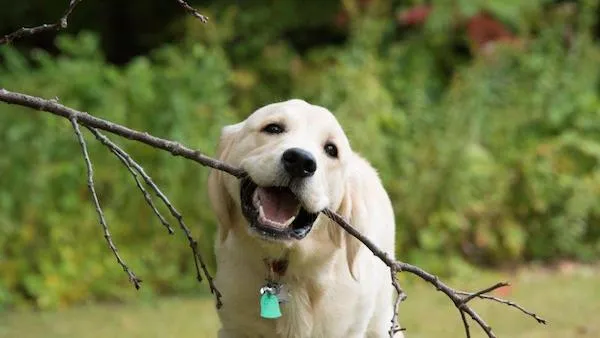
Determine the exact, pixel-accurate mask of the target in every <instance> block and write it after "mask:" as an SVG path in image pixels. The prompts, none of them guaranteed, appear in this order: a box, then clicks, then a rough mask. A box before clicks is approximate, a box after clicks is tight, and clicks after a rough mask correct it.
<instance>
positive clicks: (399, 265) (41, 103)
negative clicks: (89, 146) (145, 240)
mask: <svg viewBox="0 0 600 338" xmlns="http://www.w3.org/2000/svg"><path fill="white" fill-rule="evenodd" d="M0 101H3V102H6V103H9V104H16V105H20V106H24V107H29V108H32V109H36V110H40V111H45V112H49V113H52V114H54V115H58V116H62V117H65V118H68V119H70V120H71V121H78V122H79V123H81V124H83V125H85V126H86V127H89V128H97V129H101V130H104V131H107V132H110V133H113V134H116V135H120V136H123V137H125V138H128V139H132V140H136V141H139V142H142V143H144V144H147V145H150V146H152V147H155V148H158V149H163V150H166V151H169V152H170V153H171V154H173V155H176V156H182V157H185V158H188V159H191V160H193V161H196V162H198V163H200V164H202V165H204V166H208V167H211V168H214V169H217V170H222V171H225V172H227V173H229V174H231V175H233V176H235V177H237V178H242V177H244V176H245V175H246V174H245V173H244V171H243V170H242V169H239V168H235V167H232V166H230V165H228V164H226V163H223V162H221V161H218V160H216V159H212V158H210V157H207V156H205V155H203V154H201V153H200V152H199V151H196V150H192V149H190V148H187V147H185V146H183V145H181V144H179V143H177V142H174V141H170V140H165V139H161V138H158V137H155V136H152V135H149V134H148V133H142V132H139V131H136V130H133V129H130V128H127V127H124V126H121V125H118V124H115V123H112V122H110V121H106V120H103V119H100V118H97V117H94V116H91V115H89V114H87V113H83V112H80V111H77V110H74V109H72V108H69V107H66V106H63V105H61V104H59V103H58V102H56V101H54V100H44V99H41V98H38V97H34V96H29V95H25V94H20V93H13V92H9V91H7V90H5V89H0ZM133 163H135V162H131V163H130V164H132V166H133V167H134V168H136V166H135V165H133ZM136 170H137V171H138V172H140V170H138V169H137V168H136ZM142 177H144V175H142ZM147 183H148V181H147ZM148 184H149V183H148ZM149 185H150V186H152V184H149ZM155 191H156V190H155ZM157 193H158V192H157ZM159 196H160V194H159ZM163 201H165V200H163ZM165 203H166V202H165ZM167 206H168V205H167ZM170 210H171V213H172V214H173V216H174V217H175V218H177V219H178V221H180V226H181V227H182V229H184V232H186V236H187V237H188V240H189V241H190V246H191V247H192V250H194V252H195V253H197V242H196V241H194V240H193V238H192V237H191V235H190V234H189V232H188V231H186V229H187V227H186V226H185V224H183V223H182V218H181V215H180V214H179V213H178V212H177V211H176V210H175V209H171V208H170ZM322 212H323V213H324V214H325V215H326V216H327V217H329V218H330V219H332V220H333V221H334V222H335V223H337V224H338V225H339V226H340V227H342V228H343V229H344V230H345V231H346V232H348V233H349V234H350V235H351V236H353V237H355V238H356V239H358V240H359V241H360V242H362V243H363V244H364V245H365V246H366V247H367V248H368V249H369V250H370V251H371V252H372V253H373V254H374V255H375V256H376V257H378V258H379V259H380V260H381V261H382V262H383V263H384V264H386V265H387V266H388V267H389V268H390V273H391V276H392V284H393V285H394V287H395V288H396V287H397V286H398V285H397V283H396V279H395V273H396V272H403V271H405V272H408V273H411V274H413V275H415V276H417V277H419V278H421V279H422V280H424V281H426V282H428V283H430V284H431V285H433V286H434V287H435V288H436V289H437V290H438V291H441V292H442V293H444V294H445V295H446V296H447V297H448V298H450V300H451V301H452V302H453V303H454V305H455V306H456V308H457V309H458V310H459V312H460V315H461V318H462V321H463V324H464V326H465V331H466V335H467V337H470V331H469V325H468V323H467V318H466V316H465V313H466V314H468V315H469V317H471V319H473V320H474V321H475V322H476V323H477V324H478V325H479V326H480V327H481V328H482V330H483V331H484V332H485V333H486V334H487V336H488V337H490V338H494V337H496V336H495V334H494V333H493V331H492V328H491V327H490V326H489V325H488V324H487V323H486V322H485V321H484V320H483V319H482V318H481V317H480V316H479V314H477V312H475V311H474V310H473V309H472V308H471V307H470V306H469V302H470V301H471V300H472V299H474V298H483V299H491V300H494V301H498V302H501V303H504V304H508V305H510V306H515V305H516V304H515V305H513V304H514V303H512V302H507V301H504V300H500V299H496V298H494V297H492V298H488V297H491V296H486V295H485V293H487V292H490V291H492V290H495V289H497V288H499V287H502V286H504V285H505V283H497V284H495V285H493V286H491V287H488V288H485V289H483V290H481V291H477V292H475V293H464V292H461V291H457V290H455V289H453V288H451V287H449V286H448V285H447V284H445V283H443V282H442V281H440V279H439V278H438V277H437V276H435V275H433V274H431V273H429V272H427V271H425V270H423V269H421V268H419V267H417V266H414V265H411V264H408V263H405V262H402V261H398V260H394V259H392V258H390V256H389V255H388V254H387V253H386V252H384V251H382V250H381V249H379V248H378V247H377V246H376V245H375V244H374V243H373V242H371V241H370V240H369V239H368V238H367V237H366V236H364V235H362V234H361V233H360V232H358V231H357V230H356V229H355V228H354V227H352V225H350V224H349V223H348V222H346V220H344V219H343V217H342V216H340V215H338V214H337V213H335V212H334V211H332V210H329V209H325V210H323V211H322ZM195 258H196V259H197V260H196V259H195V260H194V261H195V263H196V264H200V265H201V267H202V268H203V269H204V268H205V266H204V262H203V261H202V259H201V257H200V256H199V255H197V254H195ZM205 272H206V270H205ZM206 275H207V279H208V280H209V284H210V285H211V291H213V293H215V296H216V297H217V299H219V297H220V294H218V291H217V289H216V288H214V286H213V285H212V279H211V278H209V277H208V276H209V275H208V274H206ZM198 276H199V277H200V275H199V274H198ZM396 290H397V292H398V294H399V295H401V291H398V290H399V287H397V288H396ZM218 303H220V302H219V301H218ZM396 304H397V303H396ZM396 304H395V305H396ZM515 307H517V308H518V309H520V310H522V311H524V310H523V309H522V308H521V307H518V306H515ZM524 312H525V313H527V314H529V315H531V316H533V317H534V318H535V319H536V320H538V322H540V323H545V321H544V320H542V319H538V318H539V317H537V315H535V314H532V313H530V312H527V311H524ZM394 313H395V315H397V312H396V309H394ZM395 320H397V319H394V321H395ZM396 330H397V327H396V326H395V325H394V326H393V327H392V328H391V329H390V332H391V334H394V333H395V332H397V331H396Z"/></svg>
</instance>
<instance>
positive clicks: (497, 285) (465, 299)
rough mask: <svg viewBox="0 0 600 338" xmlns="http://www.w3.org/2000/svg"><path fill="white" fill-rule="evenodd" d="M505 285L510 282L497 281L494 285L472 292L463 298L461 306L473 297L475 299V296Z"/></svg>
mask: <svg viewBox="0 0 600 338" xmlns="http://www.w3.org/2000/svg"><path fill="white" fill-rule="evenodd" d="M505 286H508V283H506V282H500V283H496V284H494V285H492V286H490V287H488V288H485V289H483V290H481V291H477V292H474V293H472V294H470V295H468V296H466V297H464V298H463V299H462V301H461V303H460V304H459V307H461V306H464V305H465V304H467V303H468V302H469V301H470V300H471V299H473V298H475V297H479V296H481V295H483V294H486V293H488V292H492V291H494V290H496V289H499V288H502V287H505Z"/></svg>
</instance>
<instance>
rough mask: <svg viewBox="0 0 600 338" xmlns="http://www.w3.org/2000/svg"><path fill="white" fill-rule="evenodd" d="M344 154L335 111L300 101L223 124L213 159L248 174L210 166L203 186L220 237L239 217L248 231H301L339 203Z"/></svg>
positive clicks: (292, 235)
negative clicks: (231, 173)
mask: <svg viewBox="0 0 600 338" xmlns="http://www.w3.org/2000/svg"><path fill="white" fill-rule="evenodd" d="M350 155H351V150H350V146H349V143H348V139H347V138H346V136H345V134H344V132H343V130H342V128H341V127H340V125H339V123H338V122H337V120H336V119H335V117H334V116H333V115H332V114H331V113H330V112H329V111H328V110H327V109H325V108H322V107H319V106H315V105H311V104H308V103H306V102H304V101H301V100H290V101H286V102H280V103H274V104H271V105H268V106H265V107H263V108H260V109H258V110H257V111H255V112H254V113H253V114H252V115H250V116H249V117H248V118H247V119H246V120H245V121H243V122H241V123H238V124H235V125H231V126H227V127H225V128H224V129H223V132H222V136H221V143H220V146H219V150H218V156H219V159H220V160H222V161H224V162H226V163H229V164H231V165H234V166H238V167H241V168H242V169H244V170H245V171H246V173H247V174H248V177H247V178H244V179H242V180H238V179H236V178H235V177H232V176H229V175H227V174H225V173H222V172H219V171H216V170H214V171H213V172H212V173H211V176H210V178H209V192H210V197H211V202H212V205H213V209H214V210H215V211H216V213H217V217H218V218H219V223H220V226H221V229H220V232H221V238H222V239H224V238H225V237H226V236H227V233H228V231H229V230H230V227H231V226H233V225H234V224H238V223H246V224H247V229H245V230H246V232H247V233H248V234H250V235H251V236H254V237H258V238H261V239H265V240H269V241H276V242H282V243H290V242H293V241H297V240H301V239H303V238H305V237H306V236H307V235H308V234H309V233H310V231H311V229H312V226H313V223H314V222H315V220H316V218H317V216H318V214H319V212H320V211H321V210H323V209H324V208H331V209H333V210H337V209H338V208H339V207H340V204H341V203H342V200H343V198H344V191H345V188H346V167H347V162H348V158H349V157H350ZM241 219H242V220H243V219H245V220H246V221H247V222H239V221H240V220H241Z"/></svg>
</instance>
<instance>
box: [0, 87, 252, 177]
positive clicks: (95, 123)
mask: <svg viewBox="0 0 600 338" xmlns="http://www.w3.org/2000/svg"><path fill="white" fill-rule="evenodd" d="M0 101H4V102H6V103H10V104H16V105H19V106H23V107H29V108H32V109H35V110H40V111H45V112H48V113H52V114H54V115H58V116H62V117H65V118H68V119H71V118H72V117H75V118H77V121H79V123H81V124H83V125H86V126H89V127H92V128H97V129H101V130H104V131H107V132H109V133H112V134H116V135H119V136H122V137H125V138H127V139H130V140H135V141H138V142H142V143H145V144H147V145H149V146H151V147H154V148H158V149H162V150H166V151H168V152H170V153H171V154H172V155H174V156H182V157H185V158H187V159H190V160H192V161H195V162H198V163H200V164H202V165H203V166H208V167H211V168H215V169H217V170H222V171H225V172H227V173H229V174H231V175H233V176H235V177H237V178H241V177H244V175H245V173H244V171H243V170H241V169H239V168H235V167H233V166H231V165H229V164H226V163H223V162H220V161H217V160H215V159H213V158H210V157H208V156H206V155H203V154H202V153H201V152H200V151H197V150H193V149H190V148H188V147H186V146H184V145H182V144H180V143H178V142H174V141H169V140H165V139H161V138H158V137H156V136H152V135H150V134H148V133H144V132H140V131H137V130H133V129H130V128H127V127H124V126H121V125H118V124H116V123H113V122H110V121H106V120H103V119H100V118H97V117H94V116H92V115H89V114H87V113H84V112H81V111H77V110H75V109H72V108H69V107H66V106H63V105H62V104H60V103H58V102H57V101H56V100H44V99H42V98H39V97H35V96H31V95H26V94H21V93H15V92H10V91H8V90H6V89H3V88H0Z"/></svg>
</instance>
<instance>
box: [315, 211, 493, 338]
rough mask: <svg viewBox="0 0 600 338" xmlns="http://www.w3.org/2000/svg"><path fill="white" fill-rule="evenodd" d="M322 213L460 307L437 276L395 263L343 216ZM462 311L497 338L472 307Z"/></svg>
mask: <svg viewBox="0 0 600 338" xmlns="http://www.w3.org/2000/svg"><path fill="white" fill-rule="evenodd" d="M322 212H323V213H324V214H325V215H326V216H327V217H329V218H331V220H333V221H334V222H336V223H337V224H339V226H341V227H342V228H343V229H344V230H346V232H348V233H349V234H350V235H352V236H353V237H355V238H356V239H358V240H359V241H361V242H362V243H363V244H364V245H365V246H366V247H367V248H369V250H371V252H372V253H373V254H374V255H375V256H377V257H378V258H379V259H380V260H381V261H382V262H383V263H385V264H386V265H387V266H388V267H390V268H391V269H393V270H395V271H406V272H409V273H411V274H413V275H416V276H418V277H420V278H421V279H423V280H425V281H427V282H429V283H430V284H432V285H433V286H435V288H436V289H437V290H438V291H441V292H443V293H444V294H446V296H448V298H450V300H452V302H453V303H454V305H455V306H456V307H457V308H458V307H459V304H460V303H461V301H462V297H461V296H459V295H458V294H457V293H456V291H455V290H454V289H452V288H451V287H449V286H448V285H446V284H445V283H443V282H442V281H440V279H439V278H438V277H437V276H435V275H433V274H431V273H429V272H427V271H425V270H423V269H421V268H419V267H417V266H414V265H412V264H408V263H405V262H401V261H395V260H393V259H391V258H390V256H389V255H388V254H387V253H385V252H384V251H382V250H381V249H379V248H378V247H377V246H376V245H375V244H373V242H371V241H370V240H369V239H368V238H367V237H366V236H364V235H363V234H361V233H360V232H359V231H357V230H356V229H355V228H354V227H352V225H350V224H349V223H348V222H346V220H345V219H344V218H343V217H342V216H340V215H338V214H337V213H335V212H333V211H331V210H329V209H325V210H323V211H322ZM459 310H460V308H459ZM462 311H464V312H465V313H467V314H468V315H469V316H470V317H471V318H472V319H473V320H474V321H475V322H477V324H478V325H479V326H480V327H481V328H482V329H483V331H484V332H485V333H486V334H487V335H488V337H490V338H495V337H496V335H495V334H494V332H493V331H492V328H491V327H490V326H489V325H488V324H487V323H486V322H485V321H484V320H483V319H482V318H481V317H480V316H479V315H478V314H477V312H475V311H474V310H473V309H472V308H471V307H469V306H468V305H465V306H463V307H462Z"/></svg>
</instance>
